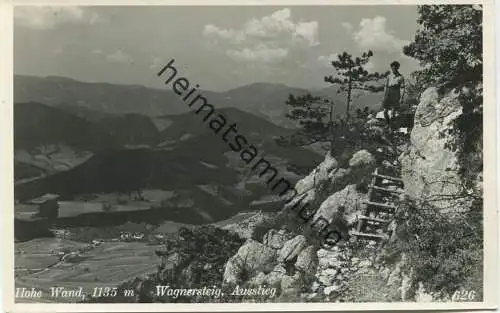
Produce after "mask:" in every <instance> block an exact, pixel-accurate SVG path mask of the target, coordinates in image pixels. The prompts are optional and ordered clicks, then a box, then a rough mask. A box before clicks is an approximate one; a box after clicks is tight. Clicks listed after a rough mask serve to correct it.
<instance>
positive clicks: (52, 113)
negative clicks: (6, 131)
mask: <svg viewBox="0 0 500 313" xmlns="http://www.w3.org/2000/svg"><path fill="white" fill-rule="evenodd" d="M159 140H160V133H159V132H158V130H157V128H156V126H155V124H154V123H153V121H152V120H151V119H150V118H149V117H147V116H143V115H139V114H125V115H103V116H101V117H99V118H95V119H94V120H93V121H92V120H89V119H87V118H85V117H79V116H76V115H74V114H72V113H68V112H66V111H64V110H62V109H60V108H58V107H50V106H47V105H45V104H42V103H38V102H26V103H15V105H14V147H15V149H16V150H19V149H27V150H30V149H33V148H36V147H39V146H42V145H50V144H64V145H67V146H70V147H73V148H78V149H81V150H85V151H100V150H108V149H110V148H117V147H121V146H123V145H127V144H130V145H140V144H148V145H155V144H157V143H158V142H159Z"/></svg>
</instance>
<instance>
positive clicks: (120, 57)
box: [106, 50, 134, 63]
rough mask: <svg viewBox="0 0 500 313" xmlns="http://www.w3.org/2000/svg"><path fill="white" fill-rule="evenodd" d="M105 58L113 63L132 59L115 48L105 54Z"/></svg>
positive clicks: (131, 60)
mask: <svg viewBox="0 0 500 313" xmlns="http://www.w3.org/2000/svg"><path fill="white" fill-rule="evenodd" d="M106 60H107V61H108V62H113V63H132V62H134V59H133V58H132V57H131V56H130V55H128V54H126V53H125V52H123V51H121V50H116V51H115V52H113V53H111V54H108V55H106Z"/></svg>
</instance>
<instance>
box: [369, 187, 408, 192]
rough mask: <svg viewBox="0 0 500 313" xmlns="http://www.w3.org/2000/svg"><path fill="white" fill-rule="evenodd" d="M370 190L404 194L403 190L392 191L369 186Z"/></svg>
mask: <svg viewBox="0 0 500 313" xmlns="http://www.w3.org/2000/svg"><path fill="white" fill-rule="evenodd" d="M370 188H373V189H375V190H380V191H385V192H389V193H403V192H404V191H403V190H393V189H388V188H383V187H379V186H370Z"/></svg>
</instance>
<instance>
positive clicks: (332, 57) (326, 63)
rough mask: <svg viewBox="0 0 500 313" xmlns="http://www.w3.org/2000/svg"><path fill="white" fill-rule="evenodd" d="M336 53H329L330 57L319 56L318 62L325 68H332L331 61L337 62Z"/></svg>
mask: <svg viewBox="0 0 500 313" xmlns="http://www.w3.org/2000/svg"><path fill="white" fill-rule="evenodd" d="M337 55H338V53H331V54H330V55H320V56H319V57H318V61H319V62H320V63H321V64H323V65H324V66H326V67H331V66H332V61H334V60H337Z"/></svg>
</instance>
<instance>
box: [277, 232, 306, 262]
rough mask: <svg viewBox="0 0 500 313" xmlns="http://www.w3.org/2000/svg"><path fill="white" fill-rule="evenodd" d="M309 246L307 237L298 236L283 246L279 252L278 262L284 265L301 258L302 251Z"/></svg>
mask: <svg viewBox="0 0 500 313" xmlns="http://www.w3.org/2000/svg"><path fill="white" fill-rule="evenodd" d="M306 246H307V240H306V237H304V236H303V235H297V236H295V237H294V238H292V239H290V240H288V241H287V242H285V244H284V245H283V248H281V250H279V252H278V262H280V263H284V262H289V261H292V260H294V259H295V258H297V257H298V256H299V254H300V253H301V252H302V250H303V249H304V248H305V247H306Z"/></svg>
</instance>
